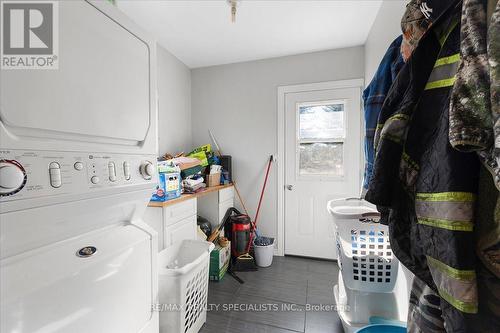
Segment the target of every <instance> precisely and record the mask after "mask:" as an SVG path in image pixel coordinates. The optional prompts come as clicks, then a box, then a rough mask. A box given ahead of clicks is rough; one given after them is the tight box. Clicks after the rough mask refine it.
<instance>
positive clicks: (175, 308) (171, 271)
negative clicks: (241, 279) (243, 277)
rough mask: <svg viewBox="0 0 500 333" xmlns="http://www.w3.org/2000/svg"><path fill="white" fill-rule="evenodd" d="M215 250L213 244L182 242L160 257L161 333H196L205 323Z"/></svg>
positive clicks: (159, 255) (161, 253) (164, 251)
mask: <svg viewBox="0 0 500 333" xmlns="http://www.w3.org/2000/svg"><path fill="white" fill-rule="evenodd" d="M213 248H214V244H213V243H209V242H204V241H198V240H183V241H181V242H177V243H174V244H173V245H172V246H170V247H168V248H166V249H165V250H163V251H161V252H160V253H159V254H158V275H159V286H158V290H159V303H160V308H159V309H160V332H161V333H171V332H172V333H173V332H175V333H196V332H198V331H199V330H200V328H201V327H202V326H203V324H204V323H205V321H206V319H207V294H208V279H209V277H208V269H209V262H210V261H209V259H210V252H211V251H212V250H213Z"/></svg>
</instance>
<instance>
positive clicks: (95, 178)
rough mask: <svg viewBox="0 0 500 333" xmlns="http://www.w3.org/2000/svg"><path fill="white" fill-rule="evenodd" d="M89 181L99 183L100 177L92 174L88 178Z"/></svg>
mask: <svg viewBox="0 0 500 333" xmlns="http://www.w3.org/2000/svg"><path fill="white" fill-rule="evenodd" d="M90 181H91V182H92V184H97V183H99V181H100V179H99V177H97V176H92V178H90Z"/></svg>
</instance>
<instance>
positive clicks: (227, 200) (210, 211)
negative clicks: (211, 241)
mask: <svg viewBox="0 0 500 333" xmlns="http://www.w3.org/2000/svg"><path fill="white" fill-rule="evenodd" d="M231 207H234V188H233V187H227V188H223V189H221V190H220V191H218V192H214V193H210V194H208V195H205V196H203V197H201V198H199V199H198V214H199V215H200V216H203V217H204V218H206V219H208V220H209V221H210V223H211V224H212V229H213V228H215V227H216V226H217V225H218V224H219V223H221V222H222V219H223V218H224V215H225V214H226V211H227V210H228V209H229V208H231Z"/></svg>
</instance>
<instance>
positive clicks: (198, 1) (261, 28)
mask: <svg viewBox="0 0 500 333" xmlns="http://www.w3.org/2000/svg"><path fill="white" fill-rule="evenodd" d="M117 4H118V7H119V8H120V9H121V10H123V11H124V12H125V13H126V14H127V15H128V16H130V17H131V18H132V19H133V20H134V21H136V22H137V23H138V24H139V25H140V26H142V27H143V28H144V29H146V30H148V31H150V32H151V33H152V34H153V35H154V36H155V37H156V39H157V40H158V43H159V44H160V45H162V46H163V47H165V48H166V49H167V50H168V51H170V52H171V53H173V54H174V55H175V56H176V57H177V58H179V59H180V60H181V61H182V62H184V63H185V64H186V65H187V66H188V67H190V68H197V67H205V66H212V65H220V64H228V63H235V62H242V61H249V60H256V59H265V58H272V57H279V56H285V55H292V54H300V53H307V52H314V51H321V50H327V49H334V48H343V47H349V46H355V45H363V44H364V43H365V41H366V38H367V36H368V33H369V31H370V28H371V26H372V24H373V21H374V20H375V16H376V15H377V12H378V9H379V7H380V4H381V1H378V0H350V1H340V0H281V1H277V0H242V1H241V2H240V4H239V6H238V8H237V15H236V23H231V18H230V7H229V5H228V4H227V2H226V0H183V1H182V0H156V1H150V0H142V1H139V0H119V1H117Z"/></svg>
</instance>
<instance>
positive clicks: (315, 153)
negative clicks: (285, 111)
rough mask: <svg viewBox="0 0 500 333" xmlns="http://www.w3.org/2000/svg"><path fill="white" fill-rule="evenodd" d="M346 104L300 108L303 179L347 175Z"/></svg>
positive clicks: (300, 172) (300, 161) (313, 104)
mask: <svg viewBox="0 0 500 333" xmlns="http://www.w3.org/2000/svg"><path fill="white" fill-rule="evenodd" d="M345 104H346V103H345V101H343V100H337V101H326V102H320V103H300V104H298V105H297V111H298V142H297V145H298V154H299V175H300V176H307V175H319V176H331V177H342V176H343V175H344V140H345V137H346V119H345V118H346V113H345Z"/></svg>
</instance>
